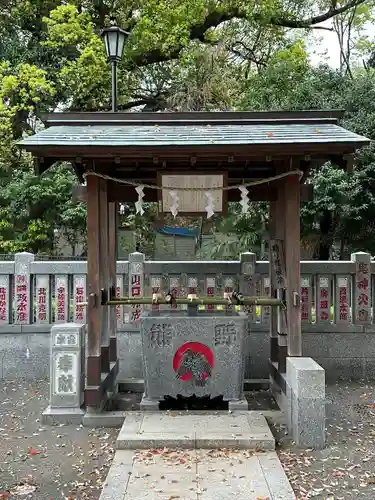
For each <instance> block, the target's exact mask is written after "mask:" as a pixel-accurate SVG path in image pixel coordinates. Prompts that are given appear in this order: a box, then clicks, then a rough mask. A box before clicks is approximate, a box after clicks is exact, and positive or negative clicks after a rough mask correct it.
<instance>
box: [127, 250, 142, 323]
mask: <svg viewBox="0 0 375 500" xmlns="http://www.w3.org/2000/svg"><path fill="white" fill-rule="evenodd" d="M144 273H145V255H144V254H143V253H139V252H133V253H131V254H129V296H130V297H142V296H143V294H144ZM142 310H143V308H142V306H141V305H139V304H134V305H132V306H129V322H130V323H138V322H139V320H140V318H141V314H142Z"/></svg>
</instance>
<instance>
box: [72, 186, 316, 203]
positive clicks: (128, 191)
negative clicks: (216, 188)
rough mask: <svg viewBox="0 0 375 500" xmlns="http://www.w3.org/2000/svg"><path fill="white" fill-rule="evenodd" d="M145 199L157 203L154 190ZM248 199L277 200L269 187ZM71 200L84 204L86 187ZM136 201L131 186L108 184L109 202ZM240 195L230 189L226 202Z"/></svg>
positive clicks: (306, 196) (309, 193) (304, 191)
mask: <svg viewBox="0 0 375 500" xmlns="http://www.w3.org/2000/svg"><path fill="white" fill-rule="evenodd" d="M299 190H300V192H301V193H300V198H301V201H311V200H312V198H313V186H312V185H311V184H300V185H299ZM144 193H145V197H144V201H145V202H146V203H152V202H155V203H156V202H157V201H158V200H157V190H156V189H147V188H145V189H144ZM249 198H250V199H251V200H252V201H276V200H277V188H276V187H270V186H267V185H263V186H262V185H260V186H257V187H254V188H252V189H249ZM73 199H74V200H75V201H81V202H83V203H86V200H87V189H86V186H75V187H74V189H73ZM137 199H138V194H137V193H136V192H135V189H134V188H133V187H131V186H126V185H124V184H119V183H109V186H108V200H109V201H110V202H124V203H126V202H129V203H131V202H136V201H137ZM240 199H241V194H240V192H239V190H238V189H230V190H229V191H228V201H230V202H233V201H240Z"/></svg>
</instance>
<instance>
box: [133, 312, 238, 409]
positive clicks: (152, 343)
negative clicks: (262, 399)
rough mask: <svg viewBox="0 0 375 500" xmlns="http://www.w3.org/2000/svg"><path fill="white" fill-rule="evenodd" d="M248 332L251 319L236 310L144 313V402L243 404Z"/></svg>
mask: <svg viewBox="0 0 375 500" xmlns="http://www.w3.org/2000/svg"><path fill="white" fill-rule="evenodd" d="M247 332H248V319H247V315H246V314H245V313H243V312H238V311H232V312H231V311H222V312H221V311H215V312H214V313H211V312H207V311H197V312H196V313H195V314H194V315H191V313H189V312H188V311H160V312H159V311H148V312H146V313H144V314H143V316H142V318H141V337H142V351H143V363H144V376H145V394H144V400H146V401H148V402H149V403H152V402H155V403H156V402H158V401H160V400H163V398H164V396H166V395H167V396H171V397H176V396H177V395H179V394H180V395H182V396H184V397H188V396H192V395H193V394H195V395H196V396H197V397H202V396H211V398H214V397H217V396H223V398H224V400H226V401H239V400H243V397H244V396H243V382H244V352H245V349H244V342H245V337H246V335H247ZM150 406H152V405H150Z"/></svg>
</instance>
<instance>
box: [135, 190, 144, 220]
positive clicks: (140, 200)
mask: <svg viewBox="0 0 375 500" xmlns="http://www.w3.org/2000/svg"><path fill="white" fill-rule="evenodd" d="M143 189H144V186H142V185H139V186H137V187H136V188H135V190H136V191H137V193H138V201H136V202H135V210H136V213H137V214H141V215H143V214H144V213H145V211H144V210H143V198H144V196H145V194H144V192H143Z"/></svg>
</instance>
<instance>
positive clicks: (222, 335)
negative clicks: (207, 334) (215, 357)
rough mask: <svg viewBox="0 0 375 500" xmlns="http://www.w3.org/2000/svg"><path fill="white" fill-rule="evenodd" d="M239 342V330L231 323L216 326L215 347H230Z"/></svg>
mask: <svg viewBox="0 0 375 500" xmlns="http://www.w3.org/2000/svg"><path fill="white" fill-rule="evenodd" d="M236 341H237V329H236V327H235V325H233V324H231V323H222V324H218V325H215V329H214V343H215V346H224V345H225V346H230V345H233V344H235V343H236Z"/></svg>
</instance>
